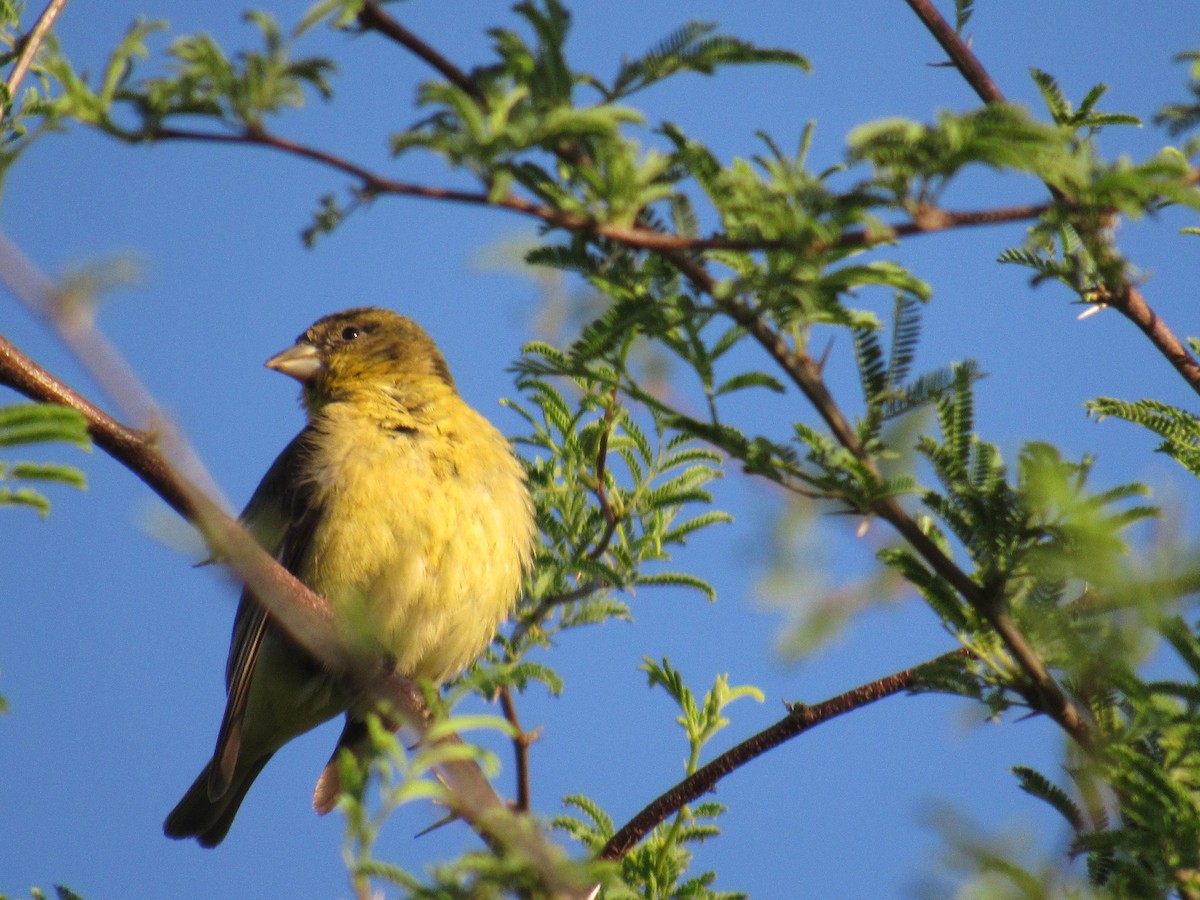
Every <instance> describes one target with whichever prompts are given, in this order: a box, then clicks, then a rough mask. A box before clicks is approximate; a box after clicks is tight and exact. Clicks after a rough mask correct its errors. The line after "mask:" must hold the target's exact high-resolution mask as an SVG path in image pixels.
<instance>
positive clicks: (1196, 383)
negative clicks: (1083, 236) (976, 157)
mask: <svg viewBox="0 0 1200 900" xmlns="http://www.w3.org/2000/svg"><path fill="white" fill-rule="evenodd" d="M905 2H906V3H907V4H908V5H909V7H911V8H912V11H913V12H914V13H916V15H917V18H919V19H920V20H921V23H922V24H923V25H924V26H925V27H926V28H927V29H928V30H929V32H930V33H931V34H932V35H933V36H934V38H936V39H937V42H938V43H939V44H941V45H942V49H944V50H945V51H946V53H947V55H948V56H949V57H950V59H951V61H952V62H953V63H954V66H955V68H957V69H958V71H959V72H960V73H961V74H962V76H963V78H965V79H966V81H967V83H968V84H969V85H970V86H971V87H972V89H973V90H974V91H975V93H976V94H978V95H979V98H980V99H981V100H983V102H984V103H1003V102H1004V94H1003V93H1002V92H1001V91H1000V88H999V87H997V86H996V83H995V82H994V81H992V78H991V76H990V75H989V74H988V72H987V70H986V69H985V68H984V67H983V64H982V63H981V62H980V61H979V58H978V57H976V56H975V54H974V53H973V52H972V51H971V48H970V47H968V46H967V45H966V43H965V42H964V41H963V40H962V38H960V37H959V36H958V34H957V33H956V32H955V31H954V29H953V28H951V27H950V23H949V22H947V21H946V20H945V19H944V18H943V17H942V15H941V13H939V12H938V11H937V9H936V7H934V5H933V3H932V2H931V0H905ZM1046 187H1047V189H1048V190H1049V191H1050V193H1051V194H1052V195H1054V198H1055V199H1056V200H1058V201H1062V200H1063V199H1064V198H1063V196H1062V194H1061V192H1060V191H1058V190H1057V189H1056V188H1055V187H1053V186H1052V185H1046ZM1104 302H1105V303H1106V304H1107V305H1108V306H1111V307H1112V308H1113V309H1115V310H1117V311H1118V312H1120V313H1121V315H1123V316H1125V318H1127V319H1128V320H1129V321H1131V322H1132V323H1133V324H1134V325H1136V326H1137V327H1138V328H1139V329H1140V330H1141V332H1142V333H1143V334H1144V335H1146V337H1147V338H1149V339H1150V343H1152V344H1153V345H1154V346H1155V348H1156V349H1157V350H1158V352H1159V353H1161V354H1162V355H1163V356H1164V357H1165V358H1166V360H1167V362H1169V363H1170V364H1171V365H1172V366H1173V367H1174V369H1175V371H1176V372H1178V373H1179V375H1180V376H1181V377H1182V378H1183V380H1184V381H1186V382H1187V383H1188V384H1189V385H1191V387H1192V390H1194V391H1196V393H1198V394H1200V360H1197V359H1196V357H1195V356H1194V355H1193V354H1192V353H1191V352H1190V351H1189V350H1188V349H1187V347H1185V346H1184V344H1183V342H1182V341H1180V340H1179V338H1178V337H1176V336H1175V333H1174V332H1173V331H1172V330H1171V329H1170V327H1169V326H1168V325H1167V324H1166V323H1165V322H1164V321H1163V320H1162V319H1161V318H1159V316H1158V314H1157V313H1155V312H1154V310H1153V309H1152V308H1151V307H1150V304H1149V303H1148V302H1147V301H1146V298H1145V297H1144V296H1143V295H1142V292H1141V291H1140V290H1138V288H1137V287H1135V286H1134V285H1132V284H1126V285H1123V286H1122V287H1121V288H1120V290H1119V291H1111V292H1110V296H1108V297H1105V298H1104Z"/></svg>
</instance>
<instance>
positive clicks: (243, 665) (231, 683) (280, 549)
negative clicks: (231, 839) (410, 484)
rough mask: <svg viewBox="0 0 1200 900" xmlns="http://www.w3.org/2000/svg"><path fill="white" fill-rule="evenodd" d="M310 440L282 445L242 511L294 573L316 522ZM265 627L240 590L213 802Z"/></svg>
mask: <svg viewBox="0 0 1200 900" xmlns="http://www.w3.org/2000/svg"><path fill="white" fill-rule="evenodd" d="M310 438H311V434H310V431H309V429H307V428H306V429H304V430H303V431H301V432H300V434H298V435H297V436H296V437H295V438H294V439H293V440H292V442H291V443H290V444H288V446H287V447H286V448H285V449H284V451H283V452H282V453H280V454H279V457H278V458H277V459H276V460H275V462H274V463H272V465H271V468H270V469H268V470H267V474H266V475H264V476H263V480H262V481H261V482H260V483H259V485H258V488H257V489H256V490H255V491H254V495H253V496H252V497H251V498H250V502H249V503H247V504H246V509H245V510H244V511H243V512H242V521H243V523H244V524H245V525H246V528H247V529H248V530H249V531H250V533H251V534H253V535H254V537H255V538H256V539H257V540H258V542H259V543H260V544H261V545H262V547H263V549H265V550H266V551H267V552H268V553H270V554H271V555H272V556H274V557H275V558H276V559H277V560H279V562H280V563H281V564H282V565H283V566H284V568H286V569H287V570H288V571H289V572H296V571H297V570H298V567H299V563H300V561H301V560H302V559H303V558H304V556H305V554H306V553H307V551H308V547H309V545H310V543H311V541H312V534H313V530H314V528H315V526H316V524H317V521H318V519H319V518H320V511H319V509H317V508H316V505H315V503H314V501H313V497H312V491H311V490H310V489H308V488H307V487H306V485H305V484H304V480H303V479H302V478H300V477H299V474H300V473H299V468H300V465H301V463H302V456H303V454H304V452H305V444H306V443H307V441H308V440H309V439H310ZM269 623H270V617H269V616H268V615H267V611H266V608H265V607H263V605H262V604H261V603H259V601H258V599H257V598H256V597H255V596H254V595H253V594H252V593H250V591H248V590H247V591H243V592H242V598H241V601H240V603H239V604H238V611H237V616H236V617H235V618H234V621H233V636H232V638H231V640H230V645H229V661H228V663H227V665H226V668H225V689H226V695H227V699H226V701H225V715H224V716H223V717H222V719H221V730H220V731H219V732H218V733H217V746H216V749H215V751H214V752H213V761H214V763H215V765H213V766H212V767H211V768H210V770H209V783H208V794H209V797H210V798H213V799H216V798H217V797H220V796H222V795H223V794H224V793H225V791H227V790H228V789H229V785H230V783H231V782H232V780H233V774H234V769H235V768H236V766H237V761H238V752H239V750H240V748H241V740H242V718H243V716H244V715H245V712H246V701H247V699H248V698H249V696H250V683H251V680H252V678H253V676H254V668H255V663H256V662H257V660H258V653H259V650H260V648H261V647H262V642H263V637H264V636H265V635H266V631H267V626H268V624H269Z"/></svg>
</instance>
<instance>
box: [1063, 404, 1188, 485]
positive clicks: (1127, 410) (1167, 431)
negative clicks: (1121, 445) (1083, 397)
mask: <svg viewBox="0 0 1200 900" xmlns="http://www.w3.org/2000/svg"><path fill="white" fill-rule="evenodd" d="M1087 410H1088V412H1090V413H1091V414H1092V415H1093V416H1095V417H1096V419H1097V421H1101V420H1103V419H1106V418H1108V417H1110V416H1111V417H1112V418H1114V419H1124V420H1125V421H1126V422H1133V423H1134V424H1135V425H1141V426H1142V427H1143V428H1145V429H1147V430H1149V431H1152V432H1153V433H1154V434H1156V435H1158V436H1159V437H1161V438H1162V439H1163V441H1162V443H1161V444H1159V445H1158V447H1157V448H1156V449H1157V450H1158V452H1159V453H1165V454H1167V456H1169V457H1171V459H1173V460H1175V461H1176V462H1177V463H1179V464H1180V465H1181V466H1183V467H1184V468H1185V469H1187V470H1188V471H1189V472H1191V473H1192V474H1193V475H1196V476H1200V417H1197V416H1196V415H1194V414H1193V413H1190V412H1188V411H1187V410H1185V409H1180V408H1179V407H1177V406H1171V405H1170V404H1169V403H1163V402H1161V401H1159V400H1136V401H1133V402H1129V401H1126V400H1116V399H1114V398H1112V397H1098V398H1097V399H1095V400H1092V401H1091V402H1089V403H1088V404H1087Z"/></svg>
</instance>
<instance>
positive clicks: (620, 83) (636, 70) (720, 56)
mask: <svg viewBox="0 0 1200 900" xmlns="http://www.w3.org/2000/svg"><path fill="white" fill-rule="evenodd" d="M716 28H717V26H716V25H715V24H713V23H710V22H687V23H685V24H683V25H681V26H680V27H679V28H677V29H676V30H675V31H673V32H671V34H669V35H667V37H665V38H663V39H662V40H661V41H659V43H657V44H655V46H654V47H653V48H651V49H650V50H649V52H647V53H646V54H645V55H644V56H641V57H639V58H638V59H634V60H630V61H627V62H625V63H623V64H622V65H621V68H620V70H619V71H618V72H617V74H616V77H615V78H613V80H612V84H611V86H609V87H604V86H603V85H597V87H599V88H600V90H601V92H602V93H603V94H604V95H605V98H606V99H607V100H609V101H612V100H616V99H618V98H621V97H628V96H629V95H630V94H632V93H634V92H635V91H640V90H642V89H643V88H646V87H649V86H650V85H652V84H654V83H655V82H658V81H661V80H662V79H664V78H666V77H668V76H670V75H674V74H675V73H677V72H700V73H703V74H705V75H711V74H712V73H713V72H714V71H716V69H717V67H718V66H722V65H730V64H736V63H742V64H746V63H783V64H785V65H790V66H795V67H796V68H798V69H801V70H802V71H805V72H807V71H808V70H809V68H810V66H809V63H808V60H807V59H805V58H804V57H803V56H801V55H800V54H799V53H796V52H795V51H792V50H782V49H767V48H762V47H756V46H754V45H753V44H750V43H748V42H746V41H743V40H739V39H738V38H735V37H730V36H729V35H722V34H714V32H715V31H716Z"/></svg>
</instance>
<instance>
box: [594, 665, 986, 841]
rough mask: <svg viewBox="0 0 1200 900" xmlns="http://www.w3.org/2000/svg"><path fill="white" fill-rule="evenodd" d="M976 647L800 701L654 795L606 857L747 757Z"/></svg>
mask: <svg viewBox="0 0 1200 900" xmlns="http://www.w3.org/2000/svg"><path fill="white" fill-rule="evenodd" d="M970 655H971V651H970V650H968V649H967V648H966V647H960V648H959V649H958V650H954V651H952V652H950V653H946V654H943V655H942V656H939V657H937V658H936V659H932V660H930V661H928V662H925V663H922V664H921V665H919V666H914V667H913V668H911V669H904V670H903V671H900V672H896V673H894V674H892V675H888V676H887V677H885V678H880V679H878V680H876V681H872V682H869V683H867V684H864V685H860V686H859V687H856V688H854V689H853V690H849V691H846V692H845V693H844V694H839V695H838V696H836V697H833V698H831V699H829V700H826V701H824V702H822V703H818V704H816V705H814V706H806V705H803V704H797V705H795V706H793V707H792V708H791V709H790V710H789V712H788V714H787V715H786V716H784V717H783V718H782V719H780V720H779V721H778V722H776V723H775V724H774V725H771V726H769V727H768V728H765V729H763V730H762V731H760V732H758V733H757V734H754V735H751V736H750V737H748V738H747V739H746V740H744V741H742V742H741V743H740V744H738V745H737V746H736V747H734V748H733V749H731V750H727V751H726V752H724V753H722V754H721V755H720V756H718V757H717V758H716V759H714V760H713V761H712V762H710V763H708V765H706V766H703V767H702V768H700V769H698V770H696V772H694V773H693V774H691V775H689V776H688V777H687V778H685V779H684V780H683V781H681V782H679V783H678V784H676V785H675V786H674V787H672V788H671V789H670V790H668V791H666V792H664V793H663V794H661V795H660V796H658V797H656V798H655V799H654V800H652V801H651V802H650V803H649V804H648V805H647V806H646V807H645V808H644V809H642V811H641V812H639V813H638V814H637V815H636V816H634V817H633V818H632V819H630V820H629V822H627V823H626V824H625V825H624V826H623V827H622V828H621V829H620V831H618V832H617V833H616V834H614V835H613V836H612V837H611V838H609V840H608V843H607V844H605V845H604V849H602V850H601V851H600V858H601V859H610V860H615V859H620V858H621V857H623V856H624V855H625V854H626V853H628V852H629V851H630V850H631V849H632V848H633V847H635V846H636V845H637V844H638V842H639V841H641V840H642V838H644V837H645V836H646V835H647V834H649V833H650V832H651V831H652V830H653V829H654V828H655V827H656V826H657V825H658V824H659V823H661V822H664V821H666V819H667V817H668V816H670V815H672V814H673V813H675V812H676V811H678V810H679V809H680V808H681V807H682V806H683V805H684V804H686V803H691V802H692V801H693V800H695V799H697V798H698V797H701V796H703V795H704V794H706V793H708V792H709V791H711V790H712V789H713V788H714V787H715V786H716V784H717V782H719V781H720V780H721V779H722V778H724V777H725V776H726V775H729V774H730V773H732V772H735V771H737V770H738V769H740V768H741V767H742V766H744V765H746V763H748V762H750V761H751V760H752V759H754V758H755V757H758V756H762V755H763V754H764V753H766V752H767V751H768V750H773V749H774V748H775V747H778V746H779V745H780V744H782V743H784V742H785V741H789V740H791V739H792V738H794V737H797V736H798V735H801V734H803V733H804V732H806V731H808V730H809V729H810V728H814V727H816V726H817V725H820V724H821V723H822V722H827V721H829V720H830V719H833V718H836V717H837V716H840V715H842V714H843V713H847V712H850V711H851V710H855V709H859V708H861V707H863V706H867V705H868V704H871V703H874V702H875V701H876V700H882V699H883V698H884V697H889V696H891V695H892V694H897V693H899V692H900V691H904V690H908V689H909V688H911V687H913V685H915V684H916V683H917V681H918V680H919V679H920V677H921V675H922V673H923V672H925V671H927V670H928V669H929V668H931V667H933V666H936V665H940V664H942V663H944V662H946V661H947V660H950V659H954V658H957V657H966V656H970Z"/></svg>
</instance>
